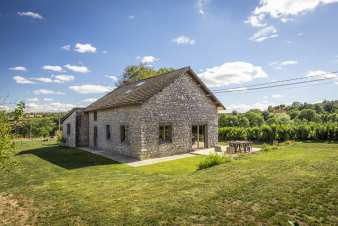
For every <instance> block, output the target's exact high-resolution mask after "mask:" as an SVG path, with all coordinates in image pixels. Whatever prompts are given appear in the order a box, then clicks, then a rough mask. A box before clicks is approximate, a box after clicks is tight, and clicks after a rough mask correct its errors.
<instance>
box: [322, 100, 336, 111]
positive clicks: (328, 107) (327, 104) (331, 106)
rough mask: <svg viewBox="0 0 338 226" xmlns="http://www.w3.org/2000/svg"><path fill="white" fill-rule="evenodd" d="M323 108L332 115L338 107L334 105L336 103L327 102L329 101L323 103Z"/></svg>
mask: <svg viewBox="0 0 338 226" xmlns="http://www.w3.org/2000/svg"><path fill="white" fill-rule="evenodd" d="M323 108H324V110H325V111H326V112H329V113H332V112H334V111H335V110H336V106H335V105H334V102H333V101H327V100H325V101H324V102H323Z"/></svg>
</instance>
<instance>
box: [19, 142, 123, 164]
mask: <svg viewBox="0 0 338 226" xmlns="http://www.w3.org/2000/svg"><path fill="white" fill-rule="evenodd" d="M28 154H31V155H35V156H37V157H39V158H41V159H43V160H46V161H48V162H50V163H52V164H55V165H58V166H60V167H63V168H65V169H68V170H71V169H78V168H83V167H89V166H97V165H109V164H119V163H118V162H115V161H112V160H110V159H107V158H104V157H102V156H99V155H95V154H92V153H89V152H85V151H81V150H78V149H75V148H66V147H60V146H57V145H54V146H48V147H44V148H38V149H31V150H27V151H21V152H19V153H18V154H17V155H28ZM37 167H38V166H37Z"/></svg>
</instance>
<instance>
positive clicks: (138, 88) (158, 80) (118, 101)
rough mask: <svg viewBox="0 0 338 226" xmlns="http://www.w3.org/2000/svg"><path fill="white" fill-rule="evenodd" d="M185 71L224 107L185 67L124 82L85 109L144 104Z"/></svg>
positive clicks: (94, 109) (92, 109)
mask: <svg viewBox="0 0 338 226" xmlns="http://www.w3.org/2000/svg"><path fill="white" fill-rule="evenodd" d="M185 73H188V74H189V75H191V76H192V77H193V79H194V80H195V81H196V82H198V83H199V84H200V85H201V88H202V89H203V90H204V91H205V92H206V94H207V95H208V96H209V97H210V98H211V99H212V100H213V101H214V103H215V104H216V105H217V106H219V107H221V108H224V106H223V105H222V104H221V103H220V101H218V99H217V98H216V97H215V96H214V95H213V94H212V93H211V91H210V90H209V89H208V88H207V87H206V86H205V84H204V83H203V82H202V81H201V80H200V79H199V78H198V77H197V75H196V74H195V73H194V72H193V71H192V70H191V68H190V67H184V68H181V69H178V70H175V71H172V72H169V73H165V74H162V75H158V76H156V77H151V78H147V79H144V80H139V81H135V82H130V83H127V84H124V85H122V86H120V87H118V88H116V89H115V90H113V91H111V92H110V93H108V94H106V95H105V96H103V97H102V98H100V99H98V100H97V101H95V102H94V103H92V104H90V105H89V106H88V107H87V108H85V111H96V110H100V109H109V108H117V107H122V106H130V105H139V104H142V103H144V102H145V101H146V100H147V99H149V98H150V97H152V96H153V95H155V94H157V93H159V92H161V91H162V90H163V89H164V88H165V87H167V86H168V85H170V84H171V83H172V82H173V81H175V79H177V78H178V77H179V76H181V75H183V74H185Z"/></svg>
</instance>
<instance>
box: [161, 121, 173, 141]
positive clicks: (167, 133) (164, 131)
mask: <svg viewBox="0 0 338 226" xmlns="http://www.w3.org/2000/svg"><path fill="white" fill-rule="evenodd" d="M159 140H160V143H161V144H163V143H171V142H172V126H171V125H160V128H159Z"/></svg>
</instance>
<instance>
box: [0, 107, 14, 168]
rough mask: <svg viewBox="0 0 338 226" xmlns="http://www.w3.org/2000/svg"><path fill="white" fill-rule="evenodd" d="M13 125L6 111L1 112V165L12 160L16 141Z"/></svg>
mask: <svg viewBox="0 0 338 226" xmlns="http://www.w3.org/2000/svg"><path fill="white" fill-rule="evenodd" d="M11 130H12V129H11V126H10V124H9V122H8V119H7V115H6V113H5V112H0V167H2V166H3V165H4V164H5V163H6V162H8V161H9V160H10V157H11V155H12V150H13V148H14V143H13V141H12V134H11Z"/></svg>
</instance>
